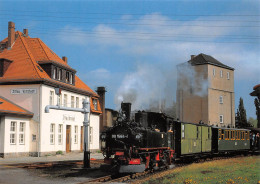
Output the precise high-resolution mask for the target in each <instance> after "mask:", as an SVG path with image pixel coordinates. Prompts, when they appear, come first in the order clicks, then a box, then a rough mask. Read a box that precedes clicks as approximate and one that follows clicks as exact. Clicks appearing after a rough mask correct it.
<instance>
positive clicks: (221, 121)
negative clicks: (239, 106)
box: [219, 115, 224, 124]
mask: <svg viewBox="0 0 260 184" xmlns="http://www.w3.org/2000/svg"><path fill="white" fill-rule="evenodd" d="M219 122H220V123H221V124H222V123H224V116H223V115H219Z"/></svg>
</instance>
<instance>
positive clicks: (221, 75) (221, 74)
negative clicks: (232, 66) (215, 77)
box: [220, 70, 223, 78]
mask: <svg viewBox="0 0 260 184" xmlns="http://www.w3.org/2000/svg"><path fill="white" fill-rule="evenodd" d="M220 77H221V78H223V70H220Z"/></svg>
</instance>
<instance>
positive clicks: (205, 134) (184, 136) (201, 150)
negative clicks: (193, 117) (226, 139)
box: [174, 122, 212, 158]
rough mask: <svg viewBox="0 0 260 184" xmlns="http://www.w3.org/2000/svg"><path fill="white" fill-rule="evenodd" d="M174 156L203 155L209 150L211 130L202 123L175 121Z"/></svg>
mask: <svg viewBox="0 0 260 184" xmlns="http://www.w3.org/2000/svg"><path fill="white" fill-rule="evenodd" d="M174 126H175V131H176V132H175V152H176V157H177V158H178V157H179V158H180V157H187V156H196V155H199V156H201V155H203V154H207V153H210V152H211V145H212V130H211V127H210V126H207V125H204V124H194V123H184V122H175V125H174Z"/></svg>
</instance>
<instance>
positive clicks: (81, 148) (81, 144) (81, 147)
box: [80, 126, 84, 151]
mask: <svg viewBox="0 0 260 184" xmlns="http://www.w3.org/2000/svg"><path fill="white" fill-rule="evenodd" d="M83 132H84V131H83V126H81V129H80V151H83V144H84V134H83Z"/></svg>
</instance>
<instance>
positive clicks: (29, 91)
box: [11, 88, 37, 95]
mask: <svg viewBox="0 0 260 184" xmlns="http://www.w3.org/2000/svg"><path fill="white" fill-rule="evenodd" d="M36 93H37V89H34V88H32V89H11V94H12V95H20V94H36Z"/></svg>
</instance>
